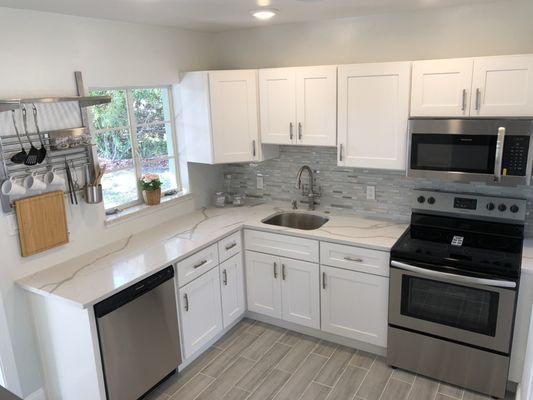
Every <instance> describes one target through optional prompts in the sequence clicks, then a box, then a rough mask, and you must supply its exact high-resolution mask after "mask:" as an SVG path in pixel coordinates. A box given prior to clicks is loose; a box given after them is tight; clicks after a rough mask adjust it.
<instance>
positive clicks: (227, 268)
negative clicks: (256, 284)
mask: <svg viewBox="0 0 533 400" xmlns="http://www.w3.org/2000/svg"><path fill="white" fill-rule="evenodd" d="M220 282H221V286H220V292H221V297H222V321H223V324H224V328H227V327H228V326H229V325H231V324H232V323H233V322H235V321H236V320H237V319H238V318H239V317H240V316H241V315H242V313H244V271H243V265H242V254H241V253H238V254H235V255H234V256H233V257H231V258H229V259H228V260H226V261H224V262H223V263H222V264H220Z"/></svg>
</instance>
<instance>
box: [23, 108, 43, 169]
mask: <svg viewBox="0 0 533 400" xmlns="http://www.w3.org/2000/svg"><path fill="white" fill-rule="evenodd" d="M22 124H23V125H24V133H25V134H26V137H27V138H28V142H29V143H30V151H29V152H28V157H26V161H24V164H25V165H30V166H31V165H35V164H37V156H38V154H39V150H37V148H36V147H35V146H34V145H33V142H32V141H31V138H30V135H29V134H28V117H27V116H26V109H25V108H24V107H22Z"/></svg>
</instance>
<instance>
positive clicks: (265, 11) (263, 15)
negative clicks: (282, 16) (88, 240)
mask: <svg viewBox="0 0 533 400" xmlns="http://www.w3.org/2000/svg"><path fill="white" fill-rule="evenodd" d="M250 14H252V16H253V17H254V18H257V19H260V20H262V21H265V20H268V19H270V18H272V17H275V16H276V15H278V14H279V10H276V9H275V8H258V9H257V10H252V11H250Z"/></svg>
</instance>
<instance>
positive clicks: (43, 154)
mask: <svg viewBox="0 0 533 400" xmlns="http://www.w3.org/2000/svg"><path fill="white" fill-rule="evenodd" d="M32 107H33V122H34V123H35V129H36V130H37V134H38V135H39V141H40V142H41V148H40V149H39V154H37V163H39V164H41V163H42V162H43V161H44V159H45V158H46V148H45V147H44V141H43V137H42V133H41V130H40V129H39V122H38V121H37V107H35V104H32Z"/></svg>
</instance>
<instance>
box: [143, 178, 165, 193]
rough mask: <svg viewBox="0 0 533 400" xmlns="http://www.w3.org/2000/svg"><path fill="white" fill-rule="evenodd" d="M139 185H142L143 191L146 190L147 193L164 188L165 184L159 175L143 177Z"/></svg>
mask: <svg viewBox="0 0 533 400" xmlns="http://www.w3.org/2000/svg"><path fill="white" fill-rule="evenodd" d="M139 184H140V185H141V188H142V190H146V191H147V192H151V191H154V190H157V189H160V188H161V186H163V182H161V180H160V179H159V175H157V174H145V175H143V176H142V178H141V179H140V181H139Z"/></svg>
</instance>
